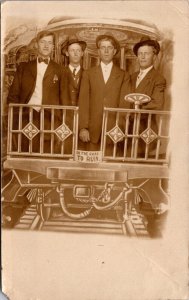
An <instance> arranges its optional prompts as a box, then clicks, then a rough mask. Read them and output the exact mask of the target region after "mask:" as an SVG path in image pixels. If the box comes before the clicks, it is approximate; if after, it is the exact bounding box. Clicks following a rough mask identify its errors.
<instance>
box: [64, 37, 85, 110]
mask: <svg viewBox="0 0 189 300" xmlns="http://www.w3.org/2000/svg"><path fill="white" fill-rule="evenodd" d="M85 48H86V43H85V42H84V41H81V40H79V39H78V38H77V37H76V36H70V37H69V38H68V39H67V40H66V41H65V42H64V44H63V45H62V54H64V55H66V56H67V57H68V58H69V65H68V66H67V67H65V68H64V69H63V72H62V80H61V102H62V104H63V105H68V106H69V105H71V106H77V105H78V98H79V90H80V83H81V77H82V73H83V68H82V66H81V60H82V57H83V52H84V51H85Z"/></svg>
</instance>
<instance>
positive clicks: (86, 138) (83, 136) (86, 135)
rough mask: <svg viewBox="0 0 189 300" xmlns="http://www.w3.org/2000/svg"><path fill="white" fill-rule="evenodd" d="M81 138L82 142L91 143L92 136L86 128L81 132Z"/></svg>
mask: <svg viewBox="0 0 189 300" xmlns="http://www.w3.org/2000/svg"><path fill="white" fill-rule="evenodd" d="M79 138H80V140H81V141H82V142H85V143H87V142H89V141H90V136H89V131H88V129H86V128H83V129H81V130H80V132H79Z"/></svg>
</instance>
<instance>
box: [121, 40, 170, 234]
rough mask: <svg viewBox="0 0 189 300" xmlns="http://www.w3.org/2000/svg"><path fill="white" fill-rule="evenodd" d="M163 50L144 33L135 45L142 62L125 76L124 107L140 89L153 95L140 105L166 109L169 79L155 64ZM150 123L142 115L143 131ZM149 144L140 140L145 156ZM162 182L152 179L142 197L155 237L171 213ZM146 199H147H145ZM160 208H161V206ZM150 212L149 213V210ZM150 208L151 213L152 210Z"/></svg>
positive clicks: (150, 108) (128, 106)
mask: <svg viewBox="0 0 189 300" xmlns="http://www.w3.org/2000/svg"><path fill="white" fill-rule="evenodd" d="M159 51H160V45H159V43H158V42H157V41H156V40H151V39H150V38H149V37H144V38H142V39H141V41H140V42H138V43H137V44H135V46H134V48H133V52H134V54H135V55H136V56H137V59H138V63H139V68H140V69H139V71H138V72H135V73H133V74H131V75H130V77H129V78H127V79H128V80H125V82H124V84H123V86H122V89H121V98H120V107H123V108H134V105H133V104H130V103H128V102H125V100H124V98H125V96H126V95H127V94H130V93H140V94H146V95H148V96H150V98H151V101H150V102H149V103H144V104H142V105H141V106H140V108H142V109H147V110H148V109H149V110H152V109H153V110H162V109H163V104H164V92H165V87H166V80H165V78H164V77H163V76H162V74H160V72H159V71H158V70H156V69H155V68H154V63H155V61H156V58H157V55H158V53H159ZM147 127H148V119H147V116H146V115H145V114H143V115H141V121H140V132H139V133H141V132H143V131H144V130H145V129H146V128H147ZM151 128H152V129H153V130H154V131H155V132H158V131H157V121H156V117H155V115H152V119H151ZM132 130H133V122H132V119H131V120H130V126H129V131H130V132H132ZM149 147H150V151H153V149H154V148H155V147H156V141H155V142H152V143H151V144H150V146H149ZM144 153H145V144H144V142H143V141H141V140H139V143H138V154H139V155H141V156H142V157H144ZM141 182H142V181H141V180H139V179H138V180H135V181H133V185H139V184H140V183H141ZM158 185H159V179H151V184H149V185H148V186H147V187H146V189H145V192H146V193H147V195H150V199H151V203H148V201H149V199H147V198H146V199H145V198H144V199H142V200H141V202H140V203H139V207H140V212H142V213H144V215H145V216H146V218H147V220H148V225H147V227H148V230H149V233H150V235H151V236H152V237H158V236H161V230H162V227H163V226H164V222H165V219H166V216H167V212H166V211H167V209H168V202H167V197H163V195H162V198H158V197H157V196H156V188H157V186H158ZM133 197H134V195H133V193H131V194H129V196H128V201H129V199H132V198H133ZM143 200H144V201H143ZM157 208H158V209H157ZM146 212H147V213H146ZM148 212H149V213H148Z"/></svg>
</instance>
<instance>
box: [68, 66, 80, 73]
mask: <svg viewBox="0 0 189 300" xmlns="http://www.w3.org/2000/svg"><path fill="white" fill-rule="evenodd" d="M69 69H70V70H71V72H72V73H73V70H74V69H76V73H77V72H79V70H80V69H81V66H80V65H79V66H77V67H73V66H72V65H70V64H69Z"/></svg>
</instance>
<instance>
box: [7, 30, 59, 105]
mask: <svg viewBox="0 0 189 300" xmlns="http://www.w3.org/2000/svg"><path fill="white" fill-rule="evenodd" d="M36 41H37V50H38V56H37V59H36V60H34V61H29V62H27V63H21V64H20V65H19V67H18V69H17V71H16V74H15V77H14V80H13V83H12V85H11V87H10V91H9V94H8V99H7V100H8V103H23V104H35V105H41V104H49V105H51V104H52V105H58V104H59V103H60V78H61V68H60V66H59V65H58V64H57V63H55V62H54V61H52V60H51V55H52V52H53V49H54V34H53V32H50V31H42V32H39V33H38V35H37V38H36Z"/></svg>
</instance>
